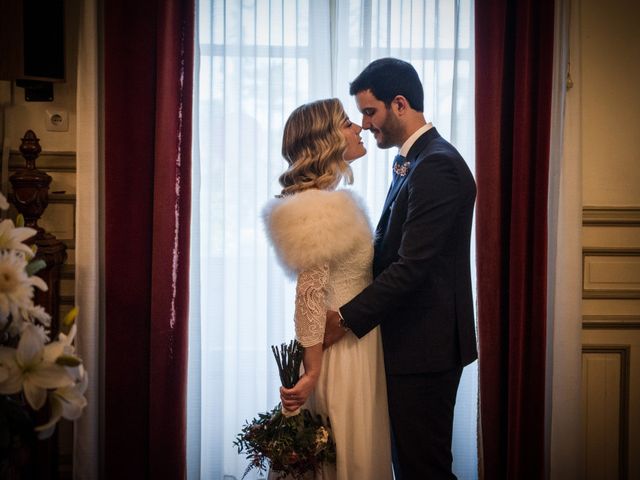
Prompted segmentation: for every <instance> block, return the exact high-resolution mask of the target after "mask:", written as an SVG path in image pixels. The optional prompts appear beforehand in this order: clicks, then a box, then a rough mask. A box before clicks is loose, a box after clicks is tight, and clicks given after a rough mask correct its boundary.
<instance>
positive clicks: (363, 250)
mask: <svg viewBox="0 0 640 480" xmlns="http://www.w3.org/2000/svg"><path fill="white" fill-rule="evenodd" d="M372 257H373V245H372V244H370V243H367V244H363V245H362V246H361V247H359V248H357V249H356V250H355V251H354V252H352V254H351V255H349V256H346V257H343V258H340V259H336V261H335V262H331V264H323V265H319V266H316V267H313V268H310V269H308V270H305V271H303V272H300V274H299V275H298V283H297V285H296V312H295V322H296V338H297V339H298V341H299V342H300V343H301V344H302V345H303V346H304V347H310V346H312V345H317V344H318V343H322V340H323V339H324V327H325V322H326V314H327V308H330V309H332V310H336V309H337V308H339V307H340V306H341V305H344V304H345V303H347V302H348V301H349V300H351V299H352V298H353V297H355V296H356V295H357V294H358V293H360V292H361V291H362V290H363V289H364V288H365V287H366V286H367V285H369V283H371V278H372V274H371V259H372Z"/></svg>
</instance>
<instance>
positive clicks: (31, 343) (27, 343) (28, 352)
mask: <svg viewBox="0 0 640 480" xmlns="http://www.w3.org/2000/svg"><path fill="white" fill-rule="evenodd" d="M43 350H44V341H43V340H42V336H41V335H40V333H39V332H38V331H36V327H35V325H32V324H29V325H27V327H26V328H25V329H24V331H23V332H22V337H20V342H19V343H18V351H17V353H16V359H17V360H18V364H19V365H21V366H22V367H26V366H30V365H34V364H37V363H39V362H41V361H42V353H43Z"/></svg>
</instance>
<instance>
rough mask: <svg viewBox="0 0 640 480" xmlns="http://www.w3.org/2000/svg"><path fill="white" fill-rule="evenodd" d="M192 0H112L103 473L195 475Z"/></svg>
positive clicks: (107, 41)
mask: <svg viewBox="0 0 640 480" xmlns="http://www.w3.org/2000/svg"><path fill="white" fill-rule="evenodd" d="M193 44H194V0H181V1H175V2H164V1H162V0H143V1H125V0H109V1H108V2H104V59H105V64H104V82H105V89H104V110H105V119H104V138H105V144H104V149H105V162H104V182H105V265H104V268H105V299H104V300H105V309H106V316H105V321H106V324H105V379H104V382H105V384H104V391H105V396H104V399H105V405H104V425H103V432H104V459H103V460H104V468H103V473H104V475H105V478H136V479H138V478H139V479H143V478H153V479H156V478H157V479H164V478H167V479H179V478H185V477H186V412H185V405H186V363H187V315H188V278H189V277H188V256H189V214H190V175H191V112H192V100H191V99H192V88H193Z"/></svg>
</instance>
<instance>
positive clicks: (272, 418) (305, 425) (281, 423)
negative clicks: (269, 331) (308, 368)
mask: <svg viewBox="0 0 640 480" xmlns="http://www.w3.org/2000/svg"><path fill="white" fill-rule="evenodd" d="M271 350H272V351H273V355H274V356H275V358H276V362H277V364H278V371H279V373H280V380H281V381H282V385H283V386H284V387H286V388H292V387H293V386H294V385H295V384H296V383H297V382H298V380H299V378H300V365H301V364H302V355H303V351H304V349H303V347H302V346H301V345H300V344H299V343H298V342H297V341H292V342H291V343H289V345H285V344H282V345H281V346H280V347H279V348H276V347H274V346H272V347H271ZM233 444H234V445H235V446H236V447H237V448H238V453H243V452H245V454H246V457H247V460H249V465H248V467H247V469H246V471H245V472H244V475H243V477H242V478H244V477H246V476H247V474H248V473H249V472H250V471H251V470H252V469H254V468H257V469H258V470H259V471H260V472H262V471H265V470H266V468H267V461H269V463H270V464H271V471H272V472H274V473H275V474H277V475H278V477H279V478H280V477H285V476H291V477H292V478H295V479H302V478H304V476H305V474H306V473H308V472H313V471H315V470H317V469H319V468H321V467H322V464H323V463H335V461H336V446H335V443H334V442H333V438H332V435H331V427H330V425H329V424H328V422H327V423H326V424H325V423H323V421H322V417H321V416H320V415H313V414H312V413H311V412H310V411H309V410H306V409H302V410H301V411H299V412H294V413H293V414H289V413H283V408H282V405H281V404H278V405H277V406H276V407H275V408H274V409H273V410H271V411H270V412H267V413H260V414H258V417H257V418H254V419H253V420H252V421H251V423H249V422H246V423H245V425H244V427H243V428H242V431H241V432H240V433H239V434H238V437H237V438H236V440H235V441H234V442H233Z"/></svg>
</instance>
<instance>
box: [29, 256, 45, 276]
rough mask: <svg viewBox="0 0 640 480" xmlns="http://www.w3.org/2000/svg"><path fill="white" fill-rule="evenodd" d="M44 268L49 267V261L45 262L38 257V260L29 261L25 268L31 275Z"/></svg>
mask: <svg viewBox="0 0 640 480" xmlns="http://www.w3.org/2000/svg"><path fill="white" fill-rule="evenodd" d="M43 268H47V262H45V261H44V260H42V259H41V258H38V259H36V260H32V261H31V262H29V264H28V265H27V267H26V269H25V270H26V271H27V275H29V276H30V277H31V276H32V275H35V274H36V273H38V272H39V271H40V270H42V269H43Z"/></svg>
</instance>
